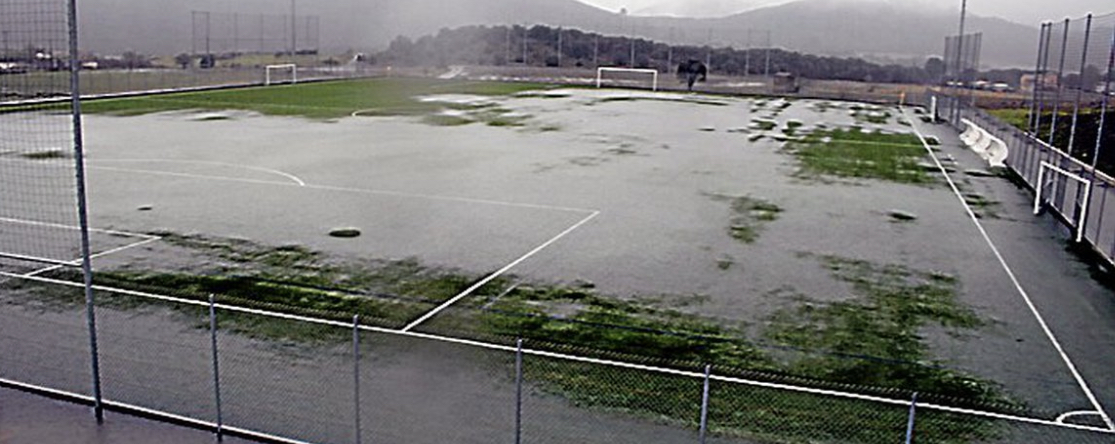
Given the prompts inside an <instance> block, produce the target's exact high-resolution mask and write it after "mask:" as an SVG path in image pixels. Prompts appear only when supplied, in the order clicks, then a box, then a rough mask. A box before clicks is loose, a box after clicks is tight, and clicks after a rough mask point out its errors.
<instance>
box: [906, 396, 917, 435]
mask: <svg viewBox="0 0 1115 444" xmlns="http://www.w3.org/2000/svg"><path fill="white" fill-rule="evenodd" d="M917 412H918V394H917V393H916V392H915V393H914V398H913V399H911V400H910V415H909V416H908V417H907V419H906V444H911V443H913V442H914V421H915V419H916V418H917V414H918V413H917Z"/></svg>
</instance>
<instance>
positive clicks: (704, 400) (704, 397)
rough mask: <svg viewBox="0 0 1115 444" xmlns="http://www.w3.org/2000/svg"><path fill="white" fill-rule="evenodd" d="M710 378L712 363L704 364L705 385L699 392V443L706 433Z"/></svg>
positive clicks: (703, 443) (703, 439)
mask: <svg viewBox="0 0 1115 444" xmlns="http://www.w3.org/2000/svg"><path fill="white" fill-rule="evenodd" d="M711 378H712V365H706V366H705V386H704V389H703V390H702V392H701V444H705V437H706V436H707V435H708V402H709V380H710V379H711Z"/></svg>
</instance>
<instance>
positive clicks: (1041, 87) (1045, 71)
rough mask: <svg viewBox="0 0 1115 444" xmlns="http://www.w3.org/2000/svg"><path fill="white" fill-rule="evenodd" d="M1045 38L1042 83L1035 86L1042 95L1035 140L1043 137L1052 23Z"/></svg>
mask: <svg viewBox="0 0 1115 444" xmlns="http://www.w3.org/2000/svg"><path fill="white" fill-rule="evenodd" d="M1043 38H1044V39H1045V50H1044V51H1043V52H1042V55H1041V57H1042V59H1041V69H1040V70H1038V73H1039V74H1038V77H1039V78H1040V82H1039V83H1038V84H1035V86H1034V88H1036V89H1037V90H1038V91H1040V93H1038V94H1037V96H1038V115H1037V116H1036V118H1035V119H1034V129H1033V131H1030V134H1032V135H1033V137H1034V138H1040V137H1041V119H1042V115H1043V114H1044V113H1045V86H1046V85H1045V79H1046V76H1047V75H1048V74H1049V44H1050V43H1053V23H1052V22H1051V23H1047V24H1046V25H1045V35H1044V37H1043Z"/></svg>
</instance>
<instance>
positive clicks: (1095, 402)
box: [898, 106, 1115, 431]
mask: <svg viewBox="0 0 1115 444" xmlns="http://www.w3.org/2000/svg"><path fill="white" fill-rule="evenodd" d="M898 109H899V110H901V111H902V116H903V117H906V119H907V120H909V121H910V122H914V119H913V118H911V117H910V115H909V114H908V113H907V112H906V108H905V107H901V106H900V107H898ZM915 125H916V123H915ZM912 128H913V129H914V134H916V135H917V136H918V139H919V140H921V143H922V146H924V147H925V151H926V152H927V153H929V157H931V158H932V159H933V163H934V164H936V165H937V169H938V170H940V172H941V174H943V175H944V177H945V181H947V182H948V184H949V187H950V188H952V192H953V194H955V195H956V198H957V199H959V200H960V204H961V205H963V206H964V210H965V211H967V212H968V217H969V218H971V219H972V223H974V224H975V225H976V229H978V230H979V232H980V235H981V236H982V237H983V240H984V241H985V242H986V243H987V246H988V247H990V248H991V252H992V253H994V254H995V258H996V259H998V261H999V265H1000V266H1002V268H1003V271H1005V272H1006V274H1007V277H1008V278H1010V281H1011V283H1012V284H1014V288H1015V290H1017V291H1018V295H1019V296H1022V300H1023V301H1025V302H1026V306H1027V307H1029V309H1030V313H1032V314H1033V315H1034V319H1036V320H1037V321H1038V325H1039V326H1041V329H1042V331H1043V332H1044V333H1045V336H1046V338H1048V339H1049V342H1050V343H1052V344H1053V348H1054V349H1056V350H1057V353H1058V354H1060V355H1061V360H1062V361H1064V363H1065V366H1067V367H1068V369H1069V372H1070V373H1072V377H1073V378H1074V379H1076V383H1077V385H1079V386H1080V389H1081V390H1082V391H1083V392H1084V396H1086V397H1087V398H1088V401H1090V402H1091V403H1092V407H1093V408H1095V414H1096V415H1098V416H1099V417H1100V419H1102V420H1103V423H1104V425H1106V426H1107V428H1108V429H1109V430H1111V431H1115V424H1113V423H1112V422H1111V417H1110V416H1108V415H1107V412H1106V411H1105V410H1104V409H1103V406H1102V405H1101V404H1100V402H1099V399H1098V398H1097V397H1096V394H1095V393H1093V392H1092V389H1091V387H1089V386H1088V382H1087V381H1085V380H1084V376H1083V375H1081V374H1080V371H1079V370H1077V368H1076V364H1074V363H1073V361H1072V358H1070V357H1069V355H1068V353H1067V352H1065V349H1064V347H1062V346H1061V341H1059V340H1057V336H1056V335H1054V334H1053V330H1052V329H1051V328H1050V327H1049V324H1048V323H1046V322H1045V318H1044V317H1043V316H1042V315H1041V312H1040V311H1038V308H1037V305H1035V304H1034V301H1033V300H1032V299H1030V294H1029V293H1027V292H1026V289H1025V288H1023V287H1022V283H1021V282H1020V281H1019V280H1018V276H1017V275H1015V274H1014V270H1013V269H1011V266H1010V264H1008V263H1007V260H1006V258H1004V257H1003V254H1002V253H1001V252H1000V251H999V247H998V246H996V245H995V242H994V241H992V240H991V236H990V235H989V234H987V230H986V229H984V227H983V223H981V222H980V220H979V217H977V216H976V213H975V211H973V210H972V207H971V205H968V202H967V201H966V200H964V194H963V193H961V192H960V189H959V188H958V187H957V186H956V182H954V181H953V180H952V176H949V173H948V171H946V170H945V166H944V165H942V164H941V160H940V159H938V158H937V154H936V153H934V152H933V148H932V147H930V146H929V142H928V141H927V140H926V139H925V135H923V134H922V133H921V131H920V130H918V128H917V126H912Z"/></svg>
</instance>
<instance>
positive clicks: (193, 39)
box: [190, 11, 197, 57]
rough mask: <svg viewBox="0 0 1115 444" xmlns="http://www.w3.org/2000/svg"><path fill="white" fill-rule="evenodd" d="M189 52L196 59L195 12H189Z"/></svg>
mask: <svg viewBox="0 0 1115 444" xmlns="http://www.w3.org/2000/svg"><path fill="white" fill-rule="evenodd" d="M190 51H191V52H190V55H192V56H194V57H197V11H190Z"/></svg>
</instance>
